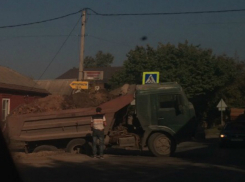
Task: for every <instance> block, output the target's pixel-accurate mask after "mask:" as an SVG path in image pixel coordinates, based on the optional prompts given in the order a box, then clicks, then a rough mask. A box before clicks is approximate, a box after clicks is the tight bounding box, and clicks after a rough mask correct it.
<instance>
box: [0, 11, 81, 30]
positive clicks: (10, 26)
mask: <svg viewBox="0 0 245 182" xmlns="http://www.w3.org/2000/svg"><path fill="white" fill-rule="evenodd" d="M82 11H83V10H79V11H77V12H74V13H70V14H66V15H63V16H59V17H56V18H51V19H47V20H42V21H36V22H31V23H23V24H18V25H7V26H0V28H15V27H22V26H28V25H34V24H39V23H46V22H49V21H54V20H59V19H62V18H66V17H68V16H72V15H75V14H78V13H80V12H82Z"/></svg>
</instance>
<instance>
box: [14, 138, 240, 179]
mask: <svg viewBox="0 0 245 182" xmlns="http://www.w3.org/2000/svg"><path fill="white" fill-rule="evenodd" d="M23 155H25V156H23ZM15 161H16V165H17V168H18V170H19V173H20V175H21V177H22V179H23V181H24V182H77V181H83V182H90V181H91V182H92V181H98V182H107V181H110V182H131V181H140V182H153V181H154V182H160V181H161V182H163V181H164V182H166V181H167V182H168V181H171V182H175V181H181V182H183V181H187V182H188V181H196V182H202V181H205V182H213V181H215V182H226V181H227V182H239V181H241V182H244V181H245V148H243V147H235V148H225V149H223V148H219V146H218V139H217V138H215V137H209V138H207V139H206V140H205V141H191V142H185V143H182V144H181V145H179V146H178V148H177V151H176V153H175V155H174V156H173V157H166V158H157V157H152V156H151V155H150V154H149V153H148V152H147V151H145V152H143V153H139V151H127V152H125V151H108V152H107V154H105V159H103V160H100V159H92V158H90V157H89V156H86V155H82V154H79V155H72V154H68V153H63V152H60V153H43V154H39V155H37V154H35V155H32V154H28V155H26V154H18V155H16V156H15Z"/></svg>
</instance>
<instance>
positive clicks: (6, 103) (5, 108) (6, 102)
mask: <svg viewBox="0 0 245 182" xmlns="http://www.w3.org/2000/svg"><path fill="white" fill-rule="evenodd" d="M9 112H10V99H2V120H5V119H6V117H7V116H8V114H9Z"/></svg>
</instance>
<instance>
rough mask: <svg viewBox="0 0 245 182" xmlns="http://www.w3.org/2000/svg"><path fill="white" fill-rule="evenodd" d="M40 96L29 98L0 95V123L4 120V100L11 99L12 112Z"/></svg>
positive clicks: (20, 95) (25, 96)
mask: <svg viewBox="0 0 245 182" xmlns="http://www.w3.org/2000/svg"><path fill="white" fill-rule="evenodd" d="M38 98H40V96H28V95H24V94H23V95H22V94H8V93H0V102H1V104H0V121H1V120H2V99H10V112H12V111H13V110H14V109H15V108H17V107H18V106H20V105H22V104H28V103H30V102H32V101H34V100H35V99H38Z"/></svg>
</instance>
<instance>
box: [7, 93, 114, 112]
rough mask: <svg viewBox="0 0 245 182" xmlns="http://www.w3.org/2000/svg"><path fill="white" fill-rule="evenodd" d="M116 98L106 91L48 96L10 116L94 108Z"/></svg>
mask: <svg viewBox="0 0 245 182" xmlns="http://www.w3.org/2000/svg"><path fill="white" fill-rule="evenodd" d="M115 97H117V96H115V95H113V94H110V93H109V92H108V91H106V90H99V91H95V90H92V89H91V90H81V91H80V92H78V93H74V94H72V95H70V96H61V95H49V96H47V97H44V98H40V99H37V100H35V101H33V102H32V103H29V104H23V105H21V106H19V107H17V108H16V109H14V110H13V111H12V113H11V115H21V114H28V113H41V112H49V111H60V110H66V109H75V108H86V107H96V106H98V105H100V104H102V103H104V102H107V101H109V100H111V99H113V98H115Z"/></svg>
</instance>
